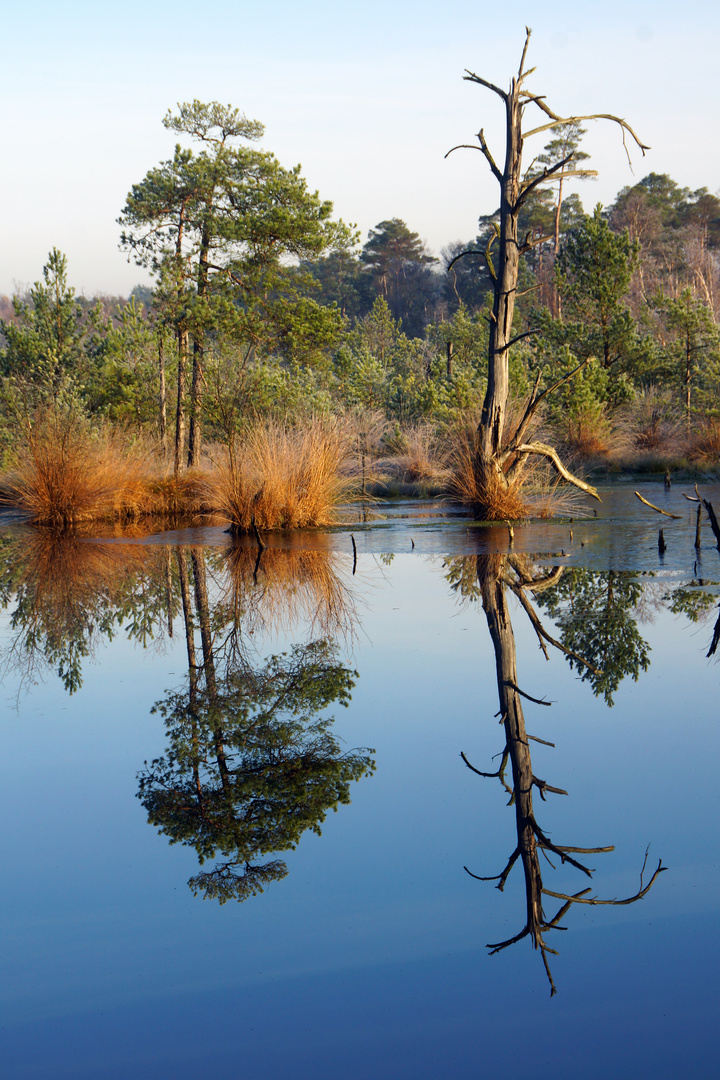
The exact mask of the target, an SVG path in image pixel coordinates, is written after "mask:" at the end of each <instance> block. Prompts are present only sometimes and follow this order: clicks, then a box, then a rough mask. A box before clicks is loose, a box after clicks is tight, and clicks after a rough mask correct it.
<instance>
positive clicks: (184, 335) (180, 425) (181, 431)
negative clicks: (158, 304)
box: [175, 327, 189, 475]
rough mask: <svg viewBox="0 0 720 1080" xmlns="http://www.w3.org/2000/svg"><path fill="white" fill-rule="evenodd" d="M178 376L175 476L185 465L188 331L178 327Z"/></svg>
mask: <svg viewBox="0 0 720 1080" xmlns="http://www.w3.org/2000/svg"><path fill="white" fill-rule="evenodd" d="M177 343H178V374H177V409H176V412H175V474H176V475H177V474H178V473H179V472H181V471H182V468H183V466H184V464H185V390H186V381H187V360H188V344H189V339H188V331H187V329H186V328H185V327H178V332H177Z"/></svg>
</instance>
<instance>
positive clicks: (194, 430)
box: [188, 340, 204, 469]
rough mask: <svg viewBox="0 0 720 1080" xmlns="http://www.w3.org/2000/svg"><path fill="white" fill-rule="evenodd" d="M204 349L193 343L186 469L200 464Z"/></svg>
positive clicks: (197, 343) (196, 342)
mask: <svg viewBox="0 0 720 1080" xmlns="http://www.w3.org/2000/svg"><path fill="white" fill-rule="evenodd" d="M203 356H204V349H203V347H202V345H201V344H200V342H199V341H197V340H196V341H194V342H193V373H192V384H191V386H190V437H189V439H188V468H189V469H192V468H194V467H195V466H196V465H199V463H200V446H201V442H202V425H201V420H200V408H201V385H202V362H203Z"/></svg>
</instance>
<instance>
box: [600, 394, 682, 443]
mask: <svg viewBox="0 0 720 1080" xmlns="http://www.w3.org/2000/svg"><path fill="white" fill-rule="evenodd" d="M616 431H617V436H618V438H619V441H620V448H619V449H620V451H621V453H629V454H630V455H634V454H640V455H641V456H643V457H644V456H647V455H652V456H653V457H663V456H665V457H671V456H677V455H679V454H682V452H683V442H684V435H683V424H682V419H681V416H680V414H679V412H678V409H677V408H676V406H675V405H674V403H673V401H672V397H671V395H670V394H669V393H668V392H667V391H662V390H658V388H657V387H654V386H649V387H648V388H647V389H646V390H644V391H642V392H641V393H639V394H638V395H637V397H636V398H635V400H634V401H632V402H631V403H630V404H629V405H627V406H625V408H624V409H622V411H621V412H620V413H619V415H618V418H617V423H616Z"/></svg>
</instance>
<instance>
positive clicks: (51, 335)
mask: <svg viewBox="0 0 720 1080" xmlns="http://www.w3.org/2000/svg"><path fill="white" fill-rule="evenodd" d="M165 124H166V126H167V127H169V128H171V130H174V131H176V132H177V133H178V134H179V135H180V136H182V137H185V138H187V137H189V138H190V139H191V140H192V141H193V142H194V143H195V144H196V146H195V148H194V149H192V150H191V149H184V148H182V147H181V146H180V145H178V147H177V148H176V151H175V155H174V157H173V158H172V159H170V160H169V161H166V162H162V163H161V164H160V165H159V166H158V167H157V168H155V169H153V170H151V171H150V172H149V173H148V174H147V175H146V177H145V178H144V179H143V180H142V181H140V182H139V183H138V184H136V185H134V187H133V188H132V189H131V191H130V193H129V195H128V200H127V203H126V205H125V207H124V208H123V210H122V213H121V216H120V219H119V222H120V226H121V246H122V247H123V249H124V250H126V251H127V252H128V254H129V256H130V257H131V258H134V259H135V260H136V261H137V263H138V264H139V265H142V266H144V267H147V268H148V269H149V271H150V272H151V274H152V277H153V282H154V284H153V286H152V287H149V286H137V287H136V288H135V289H133V291H132V294H131V296H130V297H129V298H128V299H126V298H121V297H108V296H99V297H96V298H94V299H92V300H88V299H86V298H85V297H82V296H77V295H76V294H75V292H74V290H73V289H72V287H71V286H70V285H69V283H68V268H67V264H66V259H65V257H64V256H63V255H62V254H61V253H60V252H59V251H57V250H55V249H53V250H52V251H51V253H50V255H49V257H48V261H47V263H46V265H45V267H44V269H43V273H42V277H41V279H40V280H38V282H36V284H35V285H34V286H33V287H32V288H31V289H29V290H28V291H27V292H26V294H25V295H22V296H15V297H13V298H12V299H8V298H7V297H0V316H1V317H0V376H1V392H0V410H1V415H0V423H1V425H2V426H1V427H0V437H1V438H2V442H3V447H4V451H5V452H6V453H7V452H10V451H11V449H12V441H13V430H14V424H13V417H14V416H15V415H16V414H17V411H18V410H24V411H25V413H28V411H31V410H32V409H33V408H35V407H37V406H40V405H43V404H46V403H47V402H48V401H54V402H57V401H59V400H68V401H70V400H72V402H73V403H74V404H73V407H74V408H79V409H80V410H81V411H82V412H83V413H84V415H85V416H87V417H89V418H91V419H92V418H96V419H97V420H99V421H100V420H102V421H105V420H107V421H110V422H113V423H122V424H124V425H126V426H128V425H129V426H131V427H137V428H138V429H142V430H143V431H144V432H145V433H149V434H152V435H155V436H157V438H158V439H159V440H160V442H161V443H162V444H163V446H164V447H165V448H166V452H167V453H168V455H171V456H172V455H173V454H174V458H175V466H176V471H180V470H182V469H183V468H185V466H186V465H193V464H197V463H198V461H199V455H200V453H201V446H202V443H201V436H202V437H203V438H205V439H209V440H222V441H225V442H226V441H227V440H228V438H233V437H235V435H237V433H238V432H241V430H242V426H243V424H244V423H245V422H246V421H247V420H248V418H253V419H257V418H258V417H262V416H264V415H272V416H273V417H275V418H280V419H283V420H289V421H290V422H292V423H295V422H297V421H298V420H299V419H302V418H303V417H307V416H309V415H311V414H318V413H319V414H328V413H332V412H342V413H348V412H353V411H355V412H357V413H358V414H362V415H365V416H367V415H369V414H370V413H372V414H373V415H376V416H377V417H378V418H382V419H383V420H384V422H385V423H386V428H385V432H386V435H385V437H386V440H387V439H389V438H391V436H389V435H388V434H387V431H388V430H390V431H392V429H393V425H394V430H395V433H396V435H397V432H398V431H400V429H401V428H403V427H407V426H408V425H418V424H421V423H430V424H432V425H433V426H434V427H435V428H436V429H438V430H442V429H448V428H450V427H452V426H453V425H456V424H457V423H459V422H461V420H463V418H467V416H468V415H470V414H472V412H473V410H477V409H478V407H479V404H480V403H481V401H482V396H483V393H484V387H485V378H486V350H487V320H488V318H489V313H490V308H489V303H488V294H489V285H490V275H491V274H492V273H493V272H494V268H493V261H492V260H493V243H492V242H493V236H494V234H495V230H496V224H497V220H498V214H497V213H495V214H488V215H486V216H483V217H481V218H480V219H479V223H478V233H477V236H476V237H474V238H471V239H469V240H468V241H467V242H456V243H450V244H448V246H447V247H446V248H444V249H443V250H442V252H441V253H440V255H439V256H437V257H436V256H435V255H433V254H432V253H431V252H429V251H428V250H427V248H426V247H425V245H424V244H423V242H422V240H421V238H420V237H419V235H418V234H417V233H416V232H413V231H412V230H411V229H410V228H409V227H408V225H406V223H405V222H404V221H401V220H400V219H398V218H390V219H388V220H385V221H381V222H380V223H379V224H378V225H377V226H376V227H375V228H374V229H372V230H370V233H369V235H368V237H367V239H366V240H365V242H364V244H362V246H361V245H360V238H358V237H357V235H356V234H354V233H353V230H352V229H351V228H349V227H348V226H346V225H344V224H343V223H342V222H338V221H336V220H334V219H333V218H332V206H331V204H330V203H328V202H324V201H322V200H321V199H320V197H319V196H318V195H317V193H312V192H310V191H309V190H308V189H307V187H306V185H305V181H304V179H303V178H302V175H301V173H300V171H299V168H296V169H289V170H288V169H285V168H283V167H282V166H281V165H280V164H279V162H278V161H277V159H276V158H275V157H274V156H273V155H272V154H270V153H268V152H266V151H261V150H259V149H257V148H255V147H254V146H253V145H252V143H253V142H254V141H256V140H257V138H259V136H260V135H261V134H262V125H260V124H257V123H256V122H255V121H249V120H247V119H246V118H245V117H243V116H241V114H239V113H238V112H237V111H236V110H231V109H229V108H228V107H223V106H218V105H203V104H201V103H199V102H193V103H192V104H188V105H185V106H181V107H180V110H179V112H178V113H177V114H168V116H167V117H166V119H165ZM582 134H583V131H582V129H581V128H579V127H578V125H577V124H574V125H567V130H559V131H556V133H555V137H554V138H553V141H552V142H551V143H548V145H547V146H546V147H545V152H544V154H543V155H541V156H540V157H539V158H538V159H537V162H536V163H534V167H536V168H538V167H540V166H542V165H543V164H544V165H547V164H548V163H549V164H552V163H553V162H554V161H559V160H561V159H562V158H563V157H566V156H567V153H568V152H569V151H570V150H571V151H573V152H574V154H575V160H576V161H582V159H583V158H584V157H586V155H583V154H582V152H581V151H580V150H579V149H578V148H579V145H580V142H581V138H582ZM238 139H240V140H243V141H242V142H241V143H240V144H237V143H236V140H238ZM580 171H581V170H580ZM569 184H575V185H576V186H578V179H577V178H576V179H574V180H568V179H564V187H565V190H563V181H562V180H561V181H559V182H558V183H556V184H554V185H552V186H549V187H547V188H543V189H539V188H538V189H537V191H536V193H535V194H534V195H533V196H532V197H531V198H529V199H528V201H527V204H526V206H525V208H524V211H523V219H522V222H521V225H522V233H523V236H524V237H527V238H529V239H530V240H531V241H532V244H533V248H532V253H531V255H530V257H529V258H528V259H526V260H525V262H524V264H523V270H522V279H521V289H520V291H519V294H518V300H517V304H516V308H515V312H516V314H515V320H516V324H515V327H514V330H515V334H516V337H517V339H518V342H517V344H516V345H515V346H514V347H513V350H512V360H511V383H512V391H513V394H514V396H515V398H516V399H517V403H518V408H519V407H520V405H521V401H522V398H523V395H526V394H527V392H528V391H529V389H530V387H531V386H533V385H534V384H535V382H536V381H539V384H540V385H544V384H547V385H550V384H551V383H552V382H553V380H557V379H558V378H559V377H561V376H562V375H563V374H564V373H566V372H568V371H570V370H572V369H573V368H574V367H579V368H580V370H579V372H578V374H577V376H576V377H575V378H574V379H573V380H571V381H569V382H568V383H567V384H565V385H564V386H563V387H562V388H561V390H560V391H559V392H558V394H556V395H555V396H554V398H553V399H552V403H551V404H550V405H549V406H548V410H547V411H546V413H545V416H544V418H543V423H544V425H545V427H546V428H547V430H548V431H549V432H550V434H551V436H552V438H553V439H554V440H555V442H556V443H557V444H558V445H563V446H564V448H565V450H568V449H569V450H571V451H574V452H576V453H577V454H578V455H580V456H585V457H586V458H587V457H597V456H600V457H602V456H603V455H608V454H610V453H611V452H612V451H613V449H616V448H617V447H618V446H619V445H621V444H622V446H623V448H624V450H625V451H630V452H636V453H637V454H653V453H661V452H665V453H673V454H675V455H676V456H678V455H679V456H680V457H682V456H683V455H684V456H685V457H689V458H692V457H693V455H695V456H698V455H699V456H700V457H704V458H706V459H707V458H711V459H712V458H713V456H717V454H718V452H719V451H720V334H719V333H718V313H719V311H720V288H719V284H720V281H719V275H720V262H719V259H718V254H719V252H720V199H718V197H716V196H715V195H713V194H710V192H709V191H708V190H707V189H706V188H702V189H700V190H698V191H690V190H688V189H686V188H681V187H680V186H678V184H677V183H675V181H674V180H672V179H671V178H670V177H669V176H666V175H658V174H655V173H651V174H650V175H648V176H646V177H645V178H644V179H642V180H641V181H640V182H639V183H637V184H635V185H633V186H629V187H625V188H623V189H622V191H620V192H619V194H618V196H617V198H616V199H615V201H614V202H613V203H612V205H610V206H609V207H605V208H602V207H600V206H598V207H596V208H595V210H594V211H593V212H592V213H591V214H587V213H585V211H584V209H583V206H582V203H581V201H580V197H579V195H578V194H577V192H576V191H572V192H570V193H568V191H567V187H568V185H569ZM581 365H582V366H581ZM388 424H389V425H390V428H389V429H388V428H387V425H388Z"/></svg>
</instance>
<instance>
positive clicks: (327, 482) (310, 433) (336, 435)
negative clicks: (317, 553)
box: [205, 419, 357, 533]
mask: <svg viewBox="0 0 720 1080" xmlns="http://www.w3.org/2000/svg"><path fill="white" fill-rule="evenodd" d="M350 450H351V448H350V445H349V434H348V429H347V427H346V426H345V425H344V424H343V423H341V422H340V421H337V420H334V421H333V420H324V419H314V420H311V421H310V422H309V424H308V425H307V427H305V428H303V429H299V428H290V427H287V426H284V425H282V424H279V423H277V422H270V423H263V424H260V423H258V424H255V425H253V426H252V427H251V428H250V429H249V430H248V431H247V433H246V435H245V437H244V438H243V440H242V441H241V442H240V443H239V444H238V445H234V446H231V447H230V448H229V449H228V450H227V451H225V453H224V454H223V456H222V458H221V459H220V460H219V461H216V462H215V465H214V468H213V470H212V472H211V473H210V474H209V476H208V477H207V479H206V481H205V493H206V498H207V501H208V502H209V503H210V504H211V505H212V506H213V507H214V508H215V509H217V510H219V511H220V512H221V513H223V514H224V515H225V516H226V517H227V518H229V520H230V528H231V531H232V532H235V533H246V532H251V531H252V530H253V528H258V529H281V528H286V529H293V528H303V527H305V526H311V525H325V524H328V523H330V522H331V521H332V515H333V510H334V508H335V507H336V505H337V504H338V503H339V502H340V501H341V500H342V499H343V498H347V497H348V496H349V494H350V493H351V491H352V490H353V489H354V487H355V486H356V484H357V478H356V475H355V470H353V468H352V464H351V460H350Z"/></svg>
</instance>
